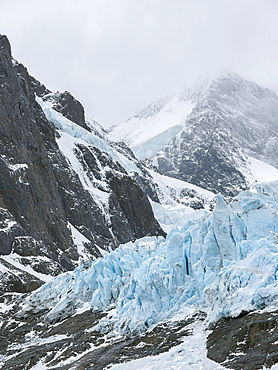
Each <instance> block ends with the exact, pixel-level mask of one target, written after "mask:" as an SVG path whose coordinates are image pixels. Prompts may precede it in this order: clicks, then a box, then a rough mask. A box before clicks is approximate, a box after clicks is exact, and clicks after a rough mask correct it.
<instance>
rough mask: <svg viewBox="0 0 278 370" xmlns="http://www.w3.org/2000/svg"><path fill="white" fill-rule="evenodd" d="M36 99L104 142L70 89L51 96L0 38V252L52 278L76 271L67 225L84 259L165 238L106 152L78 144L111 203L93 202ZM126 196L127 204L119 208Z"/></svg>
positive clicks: (90, 173) (78, 150) (90, 174)
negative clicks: (155, 237) (142, 240)
mask: <svg viewBox="0 0 278 370" xmlns="http://www.w3.org/2000/svg"><path fill="white" fill-rule="evenodd" d="M35 94H37V95H38V96H41V97H42V98H43V99H44V100H49V101H51V102H52V105H53V108H54V109H55V110H57V111H58V112H60V113H61V114H63V115H64V116H65V117H66V118H68V119H70V120H72V121H74V122H76V123H77V124H78V125H80V126H81V127H83V128H85V129H86V130H89V131H90V132H95V131H97V132H98V136H99V137H102V138H103V139H105V132H104V130H101V129H100V127H99V126H97V127H96V130H93V126H94V124H93V122H91V123H90V124H88V125H87V124H86V122H85V116H84V108H83V107H82V105H81V103H80V102H78V101H77V100H76V99H75V98H74V97H72V95H71V94H70V93H68V92H65V93H55V94H53V93H51V92H50V91H49V90H48V89H47V88H46V87H45V86H44V85H42V84H41V83H40V82H39V81H37V80H36V79H34V78H33V77H31V76H30V75H29V73H28V71H27V69H26V68H25V67H24V66H23V65H21V64H19V63H17V62H16V61H14V60H13V59H12V57H11V51H10V45H9V42H8V40H7V38H6V37H5V36H0V173H1V177H0V207H1V209H2V210H3V211H1V212H2V213H1V212H0V227H2V231H1V230H0V254H8V253H10V252H11V251H12V250H13V252H14V253H16V254H18V255H20V256H21V257H24V258H25V260H24V258H23V259H22V261H23V262H24V263H27V264H29V265H30V266H33V267H34V269H35V271H38V272H43V273H46V272H47V271H49V273H50V274H52V275H55V274H56V273H57V271H64V270H71V269H73V268H74V267H75V266H76V265H77V264H78V263H79V261H80V258H81V255H80V252H79V250H78V248H77V247H76V245H75V244H74V241H73V238H72V234H71V229H70V226H69V223H70V224H71V225H72V226H73V227H74V228H75V229H76V230H78V231H79V232H80V233H81V234H82V235H83V236H84V237H86V238H87V242H86V243H84V244H83V247H84V250H85V251H86V254H87V256H88V257H89V256H91V257H97V256H100V249H99V247H100V248H102V249H106V250H108V249H109V248H112V249H113V248H116V247H117V245H118V244H119V243H121V242H125V241H127V240H130V239H132V240H134V239H136V238H138V237H141V236H143V235H158V234H163V231H162V230H161V228H160V227H159V225H158V224H157V222H156V221H155V219H154V215H153V212H152V209H151V206H150V204H149V202H148V199H147V196H146V195H145V194H144V193H143V192H142V191H141V189H140V188H139V187H138V185H137V183H136V182H135V181H134V180H132V179H131V178H130V177H129V176H128V174H127V173H126V172H125V170H124V169H123V168H122V167H121V166H120V165H119V164H117V163H116V162H115V161H114V160H112V158H111V157H110V156H109V155H108V154H107V153H102V152H101V151H99V150H97V149H96V148H94V147H92V146H91V147H90V148H89V147H88V148H87V147H86V146H85V145H84V146H82V145H80V146H76V148H75V154H76V156H77V158H78V159H79V160H80V165H81V167H83V169H84V171H85V172H86V176H88V177H89V178H91V179H93V180H94V184H95V186H96V188H98V187H100V183H102V184H105V185H104V187H105V189H102V190H104V191H106V192H107V196H108V197H109V199H110V201H109V204H110V206H109V208H108V209H104V208H103V206H102V205H100V204H99V203H97V202H96V201H95V199H94V197H93V196H92V194H91V193H90V192H89V191H88V189H85V188H84V185H83V184H82V182H81V180H80V177H79V175H78V174H77V173H76V172H75V171H74V170H73V168H72V167H71V165H70V163H69V161H68V159H67V158H66V157H65V156H64V154H63V153H62V152H61V151H60V150H59V147H58V145H57V140H56V139H57V137H58V136H59V133H58V132H57V130H56V129H55V127H54V126H53V124H52V123H51V122H49V121H48V120H47V118H46V116H45V114H44V112H43V111H42V109H41V107H40V105H39V104H38V103H37V101H36V99H35ZM104 167H105V168H106V172H107V173H110V175H109V176H107V177H105V176H104V177H103V175H101V174H100V172H101V171H102V170H103V168H104ZM108 169H110V171H108ZM113 171H115V173H113ZM98 180H99V181H98ZM100 180H101V181H100ZM126 194H128V197H129V199H127V200H126V203H125V204H123V202H122V201H121V199H122V198H123V197H125V196H126ZM5 212H8V215H9V217H8V216H7V214H6V213H5ZM109 212H111V213H109ZM1 217H2V218H1ZM2 219H3V220H2ZM8 219H9V220H10V221H9V222H10V223H9V228H7V225H8V224H7V222H8V221H7V220H8ZM5 220H6V221H5ZM5 222H6V224H7V225H6V224H5ZM118 226H119V228H118ZM3 230H4V232H3ZM30 256H34V257H38V256H45V257H47V258H49V259H50V260H52V261H53V265H51V263H50V264H49V261H48V260H47V262H45V263H44V262H43V261H42V260H41V261H40V262H39V259H37V262H36V263H33V265H32V264H30V260H28V257H30ZM26 258H27V259H26ZM82 258H83V257H82ZM53 266H54V267H53Z"/></svg>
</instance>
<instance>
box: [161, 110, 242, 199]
mask: <svg viewBox="0 0 278 370" xmlns="http://www.w3.org/2000/svg"><path fill="white" fill-rule="evenodd" d="M218 120H219V119H218V118H217V117H210V116H209V115H208V116H203V115H202V112H200V119H199V121H198V122H199V123H198V125H197V124H196V121H195V118H191V119H189V120H188V125H189V127H190V130H191V133H190V134H189V133H188V132H187V130H186V129H184V130H183V131H182V132H181V134H180V135H179V137H178V138H174V139H173V141H172V142H171V143H169V144H168V145H167V146H166V147H165V148H164V149H163V151H161V153H159V154H158V159H157V161H158V169H159V171H160V172H161V173H163V174H165V175H167V176H170V177H176V178H178V179H181V180H184V181H187V182H189V183H192V184H195V185H197V186H200V187H202V188H204V189H208V190H211V191H213V192H220V193H222V194H223V195H225V196H229V197H233V196H235V195H236V194H238V193H239V192H240V191H241V190H245V189H246V188H247V187H248V183H247V181H246V179H245V177H244V175H243V174H242V173H241V172H240V171H239V167H240V166H241V167H245V159H244V157H243V156H242V155H241V153H240V151H239V149H238V148H237V146H236V145H235V144H234V142H233V140H231V138H230V135H229V133H228V130H224V129H223V127H222V125H221V122H218ZM204 127H205V129H204ZM196 138H198V139H196ZM227 148H229V149H228V151H227Z"/></svg>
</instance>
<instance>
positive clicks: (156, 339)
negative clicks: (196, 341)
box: [0, 295, 204, 370]
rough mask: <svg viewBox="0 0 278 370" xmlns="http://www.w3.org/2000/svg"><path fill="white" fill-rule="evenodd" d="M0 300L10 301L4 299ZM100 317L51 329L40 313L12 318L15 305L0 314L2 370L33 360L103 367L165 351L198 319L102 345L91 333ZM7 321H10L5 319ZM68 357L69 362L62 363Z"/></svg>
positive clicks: (86, 315) (89, 315) (85, 316)
mask: <svg viewBox="0 0 278 370" xmlns="http://www.w3.org/2000/svg"><path fill="white" fill-rule="evenodd" d="M3 299H4V300H6V301H8V299H10V300H11V298H10V297H9V296H8V295H6V296H4V297H3ZM9 304H11V302H9ZM106 315H107V313H94V312H92V311H91V310H88V311H86V312H83V313H81V314H76V315H73V316H71V317H68V318H66V319H64V320H61V321H59V322H57V323H56V324H55V326H52V325H49V323H46V322H45V320H44V318H43V316H42V315H40V314H36V313H33V314H32V315H30V317H28V318H22V317H20V316H19V315H17V307H16V304H15V305H14V308H13V311H12V312H9V314H7V313H3V314H2V315H1V314H0V319H1V322H2V326H1V330H0V353H1V354H5V356H7V360H6V362H5V363H4V367H5V369H7V370H8V369H10V370H13V369H15V368H16V369H18V370H23V369H26V368H27V366H29V367H30V366H34V365H36V364H38V363H39V361H42V362H43V363H45V365H46V366H47V367H49V368H51V369H52V368H53V369H54V368H59V369H64V370H66V369H73V368H76V369H84V370H85V369H94V370H101V369H104V368H106V367H108V368H109V366H111V364H119V363H123V362H126V361H130V360H133V359H138V358H143V357H146V356H154V355H158V354H160V353H164V352H167V351H169V350H170V349H171V348H172V347H174V346H176V345H179V344H180V343H182V342H183V337H184V336H191V335H192V329H191V328H190V327H189V325H190V324H191V323H192V322H193V321H194V320H196V319H197V320H203V319H204V317H203V314H202V313H200V314H197V315H195V316H193V317H186V318H184V319H182V320H180V321H175V322H168V323H162V324H159V325H157V326H156V327H155V328H153V329H152V330H150V331H148V332H146V333H144V334H142V333H141V334H140V335H133V336H126V337H121V338H119V337H117V338H115V337H114V338H113V337H111V338H110V339H109V340H108V341H106V336H107V333H101V332H99V331H97V330H96V329H95V330H94V329H93V328H94V327H96V325H97V324H98V323H99V320H100V319H101V318H103V317H104V316H106ZM11 317H12V318H13V320H10V318H11ZM77 328H78V330H77ZM88 328H90V330H88ZM30 332H32V333H33V337H31V336H29V333H30ZM55 336H57V337H56V338H55ZM59 336H60V338H59ZM105 342H106V343H105ZM18 348H20V349H24V350H18ZM90 349H91V350H90ZM88 350H90V351H88ZM70 358H71V361H70V363H68V364H66V363H63V362H65V361H66V360H68V359H70Z"/></svg>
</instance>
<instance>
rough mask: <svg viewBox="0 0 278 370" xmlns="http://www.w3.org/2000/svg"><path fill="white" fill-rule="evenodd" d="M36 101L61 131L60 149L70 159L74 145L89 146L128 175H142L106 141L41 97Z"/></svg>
mask: <svg viewBox="0 0 278 370" xmlns="http://www.w3.org/2000/svg"><path fill="white" fill-rule="evenodd" d="M36 100H37V102H38V103H39V104H40V106H41V108H42V109H43V112H44V114H45V116H46V118H47V119H48V120H49V121H50V122H52V123H53V125H54V126H55V127H56V129H58V130H59V132H60V134H61V136H62V138H61V140H58V142H59V143H60V145H61V147H60V149H61V150H62V151H63V150H64V152H65V153H67V154H70V157H69V158H71V159H72V154H71V153H70V152H71V150H72V148H73V143H80V144H83V145H86V146H88V144H89V145H91V146H93V147H96V148H97V149H99V150H100V151H101V152H104V153H107V154H108V155H109V156H110V157H111V158H112V159H113V160H114V161H116V162H118V163H120V164H121V165H122V166H123V168H124V169H125V170H126V171H127V173H131V172H132V171H135V172H138V173H141V171H140V169H138V167H137V166H136V165H135V164H134V163H133V162H132V161H130V160H129V159H127V158H126V157H124V156H123V155H122V154H120V153H118V152H117V151H116V150H115V149H114V148H112V146H110V145H109V143H108V142H107V141H106V140H104V139H102V138H100V137H99V136H97V135H95V134H94V133H92V132H90V131H88V130H86V129H84V128H83V127H81V126H79V125H77V124H76V123H74V122H72V121H70V120H69V119H67V118H66V117H64V116H63V115H62V114H61V113H59V112H56V111H55V110H54V109H53V108H52V103H51V102H47V101H43V100H42V99H41V98H39V97H36ZM66 134H67V135H66ZM70 137H71V139H70ZM63 138H64V139H63ZM65 138H66V139H65ZM73 139H75V140H73ZM67 140H70V142H69V148H67V147H66V141H67Z"/></svg>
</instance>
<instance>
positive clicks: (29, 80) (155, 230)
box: [0, 36, 278, 370]
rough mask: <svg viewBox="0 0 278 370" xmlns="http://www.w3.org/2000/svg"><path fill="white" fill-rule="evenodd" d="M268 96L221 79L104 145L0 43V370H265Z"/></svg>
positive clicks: (273, 239) (270, 256) (272, 127)
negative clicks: (261, 181)
mask: <svg viewBox="0 0 278 370" xmlns="http://www.w3.org/2000/svg"><path fill="white" fill-rule="evenodd" d="M277 99H278V98H277V97H276V95H275V94H274V93H272V92H271V91H269V90H267V89H263V88H261V87H259V86H257V85H256V84H254V83H251V82H248V81H244V80H242V79H241V78H239V77H238V76H237V75H234V74H231V73H225V74H222V75H221V76H217V78H213V79H209V80H207V81H206V82H202V83H199V84H198V85H195V87H192V88H190V89H187V90H185V91H183V92H182V93H181V94H178V95H175V96H174V97H169V98H165V99H160V100H159V101H158V102H156V103H154V104H152V105H150V106H149V107H147V108H146V109H144V110H143V111H141V112H140V113H138V114H137V115H136V117H133V118H131V119H130V120H129V121H128V122H127V123H126V124H124V125H121V126H119V127H117V128H114V130H113V133H112V134H113V136H112V137H114V139H115V138H125V140H126V142H123V141H115V140H114V141H111V140H110V139H109V136H108V135H107V132H106V131H105V130H104V129H103V128H102V127H101V126H100V125H99V124H98V123H97V122H95V121H94V120H90V121H88V120H86V117H85V112H84V108H83V106H82V104H81V103H80V102H78V101H77V100H76V99H75V98H74V97H73V96H72V95H71V94H70V93H69V92H63V93H60V92H55V93H53V92H51V91H50V90H49V89H47V87H45V86H44V85H43V84H42V83H41V82H39V81H38V80H36V79H35V78H34V77H32V76H30V75H29V73H28V71H27V69H26V68H25V67H24V66H23V65H21V64H20V63H18V62H17V61H15V60H14V59H13V58H12V56H11V49H10V45H9V42H8V40H7V38H6V37H5V36H0V368H3V369H7V370H8V369H11V370H14V369H18V370H23V369H24V370H25V369H32V370H38V369H42V370H46V369H80V370H82V369H94V370H100V369H105V368H109V369H110V368H111V369H113V370H119V369H121V370H124V369H127V370H129V369H152V370H154V369H157V370H160V369H169V368H172V369H175V368H177V369H181V368H185V369H200V368H203V369H206V370H215V369H223V368H231V369H247V370H249V369H250V370H253V369H262V368H271V367H272V366H273V365H274V367H273V370H274V369H275V366H276V368H277V363H278V350H277V342H278V330H277V322H278V318H277V317H278V316H277V303H278V294H277V287H278V285H277V281H278V181H276V182H264V183H261V184H259V183H255V180H273V179H275V178H278V177H277V174H278V170H277V169H276V168H275V167H274V166H277V157H276V153H277V152H276V140H277ZM139 123H140V125H139ZM127 130H130V132H127ZM127 143H130V144H131V145H132V149H134V151H135V153H136V154H137V157H139V158H137V157H136V156H135V155H134V153H133V151H132V150H131V149H130V148H129V146H128V145H127ZM266 162H267V163H266ZM157 168H158V169H159V171H160V172H158V171H157ZM166 174H168V175H170V176H167V175H166ZM185 180H190V181H191V182H188V181H185ZM251 182H254V183H253V185H252V186H251V187H250V189H249V190H245V191H242V192H240V193H239V194H238V195H237V196H235V197H233V198H232V199H231V195H232V194H234V193H237V192H239V191H240V189H241V188H245V187H247V186H248V183H251ZM196 184H201V185H202V186H203V187H199V186H197V185H196ZM210 190H213V192H212V191H210ZM218 190H222V191H223V193H224V195H225V196H226V197H225V198H226V199H229V202H228V203H227V202H226V201H225V198H223V197H222V196H221V195H220V194H218V195H217V196H216V195H215V192H216V191H218ZM166 233H167V236H166Z"/></svg>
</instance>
